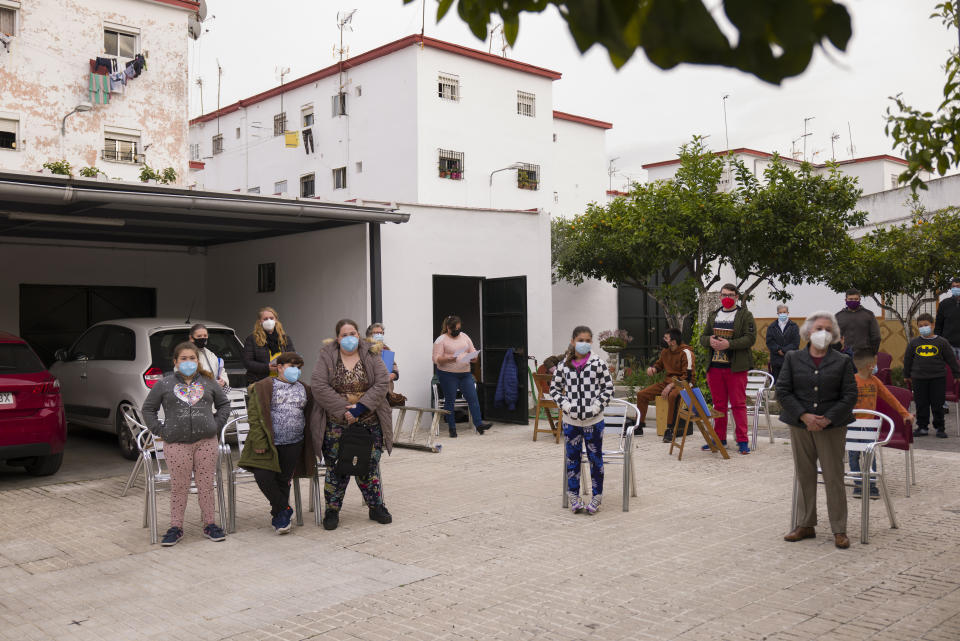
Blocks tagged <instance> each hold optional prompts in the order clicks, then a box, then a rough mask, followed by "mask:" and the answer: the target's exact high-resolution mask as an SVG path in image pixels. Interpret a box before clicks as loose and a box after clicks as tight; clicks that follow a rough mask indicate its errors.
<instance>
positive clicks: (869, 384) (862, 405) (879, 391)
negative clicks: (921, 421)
mask: <svg viewBox="0 0 960 641" xmlns="http://www.w3.org/2000/svg"><path fill="white" fill-rule="evenodd" d="M854 378H855V379H857V404H856V405H855V406H854V414H856V410H873V411H876V409H877V397H878V396H879V397H880V398H882V399H883V400H884V401H886V403H887V405H889V406H890V407H892V408H893V409H894V410H895V411H896V412H897V413H899V414H900V416H901V417H902V418H903V420H907V419H908V418H910V412H908V411H907V410H906V409H904V407H903V405H901V404H900V401H898V400H897V397H895V396H894V395H893V394H891V393H890V390H888V389H887V388H886V386H885V385H884V384H883V381H881V380H880V379H879V378H877V377H876V376H871V377H870V378H868V379H866V380H864V379H862V378H860V376H854Z"/></svg>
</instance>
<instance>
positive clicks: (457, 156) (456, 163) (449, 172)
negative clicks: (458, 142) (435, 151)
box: [437, 149, 463, 180]
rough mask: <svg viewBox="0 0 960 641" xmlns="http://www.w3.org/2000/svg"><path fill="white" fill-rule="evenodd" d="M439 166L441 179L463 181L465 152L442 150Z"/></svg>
mask: <svg viewBox="0 0 960 641" xmlns="http://www.w3.org/2000/svg"><path fill="white" fill-rule="evenodd" d="M437 165H438V169H439V171H440V177H441V178H449V179H450V180H463V152H461V151H450V150H449V149H441V150H440V153H439V158H438V161H437Z"/></svg>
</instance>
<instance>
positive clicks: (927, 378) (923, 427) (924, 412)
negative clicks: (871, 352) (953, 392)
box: [903, 314, 960, 438]
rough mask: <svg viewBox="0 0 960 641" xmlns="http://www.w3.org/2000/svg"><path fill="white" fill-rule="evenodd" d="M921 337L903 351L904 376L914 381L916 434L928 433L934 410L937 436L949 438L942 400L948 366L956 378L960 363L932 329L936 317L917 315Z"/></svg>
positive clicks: (946, 343)
mask: <svg viewBox="0 0 960 641" xmlns="http://www.w3.org/2000/svg"><path fill="white" fill-rule="evenodd" d="M917 331H918V332H919V333H920V336H918V337H916V338H914V339H912V340H911V341H910V342H909V343H907V349H906V351H905V352H904V354H903V378H904V380H906V381H907V382H909V383H911V384H912V387H913V401H914V402H915V403H916V404H917V429H915V430H914V431H913V435H914V436H926V435H927V434H929V432H928V431H927V425H929V421H930V413H931V412H933V427H934V429H936V430H937V438H947V431H946V429H944V421H943V403H944V400H945V399H946V394H947V372H946V368H947V367H949V368H950V369H951V370H952V371H953V375H954V377H960V363H958V362H957V355H956V354H955V353H954V352H953V348H952V347H951V345H950V343H949V342H948V341H947V339H946V338H944V337H943V336H938V335H937V334H935V333H934V332H933V316H931V315H930V314H920V315H919V316H917Z"/></svg>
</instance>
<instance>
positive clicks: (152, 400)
mask: <svg viewBox="0 0 960 641" xmlns="http://www.w3.org/2000/svg"><path fill="white" fill-rule="evenodd" d="M173 368H174V369H173V372H172V373H170V374H167V375H166V376H164V377H163V378H162V379H161V380H160V382H158V383H157V384H156V385H154V386H153V388H152V389H151V390H150V393H149V394H148V395H147V399H146V400H145V401H144V402H143V420H144V423H145V424H146V426H147V427H148V428H149V429H150V431H151V432H152V433H153V435H154V436H155V437H156V438H158V439H161V440H162V441H163V442H164V446H163V453H164V456H165V457H166V460H167V467H168V468H169V470H170V529H169V530H167V533H166V534H164V535H163V540H162V541H161V543H162V544H163V545H164V546H167V547H169V546H171V545H176V544H177V542H179V541H180V539H181V538H182V537H183V515H184V512H185V511H186V509H187V494H188V492H189V491H190V475H191V473H192V474H193V480H194V482H195V483H196V485H197V495H198V497H199V499H200V514H201V516H202V518H203V523H204V525H203V535H204V536H206V537H207V538H208V539H210V540H212V541H222V540H223V539H224V538H226V535H225V534H224V533H223V530H222V529H220V527H219V526H218V525H217V524H216V523H214V513H215V507H214V496H213V493H214V485H213V482H214V476H215V475H216V469H217V461H218V454H219V444H220V440H219V438H218V437H219V435H220V430H221V429H223V426H224V425H226V423H227V421H228V420H229V419H230V400H229V399H228V398H227V395H226V394H224V392H223V388H222V387H220V385H219V384H218V383H217V382H216V381H215V380H213V374H212V373H211V372H208V371H206V370H204V369H202V368H200V367H199V350H198V349H197V346H196V345H194V344H193V343H180V344H179V345H177V346H176V348H174V350H173ZM161 407H162V408H163V416H164V421H163V423H161V422H160V419H159V417H158V412H159V410H160V408H161Z"/></svg>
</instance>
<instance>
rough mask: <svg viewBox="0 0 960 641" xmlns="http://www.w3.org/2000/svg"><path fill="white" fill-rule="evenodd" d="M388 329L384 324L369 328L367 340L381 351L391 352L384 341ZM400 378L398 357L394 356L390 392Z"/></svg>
mask: <svg viewBox="0 0 960 641" xmlns="http://www.w3.org/2000/svg"><path fill="white" fill-rule="evenodd" d="M386 331H387V329H386V328H385V327H384V326H383V323H373V324H372V325H370V326H369V327H367V340H368V341H369V342H371V343H373V344H374V345H377V346H379V347H378V349H381V350H384V349H385V350H388V351H392V350H390V347H388V346H387V344H386V343H385V342H383V341H384V336H385V335H386ZM399 378H400V367H399V366H398V365H397V357H396V354H394V357H393V369H392V370H391V371H390V391H391V392H392V391H393V382H394V381H396V380H398V379H399Z"/></svg>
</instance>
